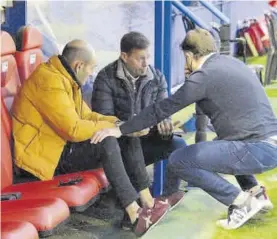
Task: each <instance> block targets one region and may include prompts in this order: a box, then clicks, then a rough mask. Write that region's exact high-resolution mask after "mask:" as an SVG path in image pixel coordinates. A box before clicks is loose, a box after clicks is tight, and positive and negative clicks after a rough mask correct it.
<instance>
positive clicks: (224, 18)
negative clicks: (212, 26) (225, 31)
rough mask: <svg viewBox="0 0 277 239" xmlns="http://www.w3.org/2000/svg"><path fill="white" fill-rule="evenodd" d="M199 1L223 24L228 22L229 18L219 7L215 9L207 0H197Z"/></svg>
mask: <svg viewBox="0 0 277 239" xmlns="http://www.w3.org/2000/svg"><path fill="white" fill-rule="evenodd" d="M199 2H200V3H201V4H202V5H203V6H204V7H205V8H207V9H208V10H209V11H210V12H211V13H213V14H214V15H215V16H216V17H218V18H219V19H220V20H221V21H223V22H224V23H225V24H230V19H229V18H228V17H227V16H225V14H224V13H222V12H221V11H220V10H219V9H217V8H216V7H215V6H214V5H213V4H212V3H210V2H209V1H207V0H206V1H205V0H204V1H203V0H199Z"/></svg>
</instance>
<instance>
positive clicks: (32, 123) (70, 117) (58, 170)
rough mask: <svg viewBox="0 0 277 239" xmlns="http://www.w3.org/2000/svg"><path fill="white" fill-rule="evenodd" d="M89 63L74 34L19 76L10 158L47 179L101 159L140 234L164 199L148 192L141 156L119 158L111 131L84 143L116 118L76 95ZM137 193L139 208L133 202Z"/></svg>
mask: <svg viewBox="0 0 277 239" xmlns="http://www.w3.org/2000/svg"><path fill="white" fill-rule="evenodd" d="M95 66H96V59H95V54H94V50H93V49H92V48H91V46H90V45H89V44H87V43H86V42H84V41H82V40H74V41H71V42H69V43H68V44H67V45H66V46H65V48H64V50H63V53H62V55H59V56H53V57H51V58H50V60H49V61H48V62H47V63H43V64H41V65H40V66H39V67H38V68H37V69H36V70H35V71H34V72H33V74H32V75H31V76H30V77H29V78H28V79H27V80H26V81H25V82H24V84H23V86H22V88H21V89H20V92H19V94H18V95H17V96H16V97H15V101H14V104H13V108H12V119H13V137H14V152H15V164H16V165H17V167H19V168H20V169H21V170H23V171H27V173H30V174H32V175H33V176H35V177H37V178H39V179H41V180H49V179H51V178H52V177H53V176H54V175H55V174H63V173H69V172H75V171H81V170H88V169H91V168H93V167H97V166H98V167H99V164H100V163H101V165H102V166H103V168H104V171H105V173H106V175H107V178H108V179H109V181H110V183H111V185H112V186H113V188H114V189H115V192H116V194H117V196H118V198H119V200H120V202H121V204H122V206H123V207H124V208H125V209H126V211H127V213H128V215H129V217H130V219H131V222H133V225H134V226H133V230H134V232H135V233H136V234H137V235H142V234H144V233H145V232H146V231H147V230H148V229H149V228H150V227H151V225H154V224H155V223H156V222H158V221H159V220H160V219H161V217H163V216H164V215H165V214H166V212H167V210H168V207H169V204H168V203H167V202H165V201H163V200H154V199H153V198H152V196H151V194H150V191H149V188H148V187H149V179H148V175H147V172H146V169H145V165H144V160H143V157H142V156H141V157H134V158H140V159H141V160H132V159H130V160H129V161H128V162H126V161H124V160H123V159H122V156H121V151H120V148H119V145H118V142H117V139H116V138H114V137H108V138H107V139H106V140H104V141H103V142H101V143H99V144H96V145H95V144H91V143H90V139H91V138H92V137H93V135H94V133H95V132H97V131H99V130H101V129H104V128H112V127H114V126H115V124H116V122H117V120H118V119H117V118H116V117H114V116H104V115H102V114H98V113H96V112H92V111H91V110H90V109H89V108H88V106H87V105H86V103H85V102H84V101H83V99H82V93H81V86H82V84H84V83H85V81H86V79H87V78H88V77H89V76H90V75H91V74H92V73H93V71H94V69H95ZM139 153H142V152H139ZM128 175H129V176H130V177H129V176H128ZM139 197H140V199H141V201H142V203H143V205H144V207H143V208H140V207H139V205H138V204H137V202H136V200H137V199H138V198H139Z"/></svg>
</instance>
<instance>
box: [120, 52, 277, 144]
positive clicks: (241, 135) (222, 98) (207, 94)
mask: <svg viewBox="0 0 277 239" xmlns="http://www.w3.org/2000/svg"><path fill="white" fill-rule="evenodd" d="M195 102H196V103H197V104H198V106H199V107H200V108H201V109H202V111H203V112H204V113H205V114H206V115H207V116H208V117H209V118H210V119H211V123H212V125H213V126H214V129H215V131H216V133H217V136H218V139H219V140H250V141H255V140H260V139H265V138H267V137H270V136H272V135H277V119H276V117H275V115H274V113H273V110H272V108H271V105H270V103H269V101H268V98H267V96H266V94H265V91H264V89H263V87H262V86H261V84H260V82H259V80H258V78H257V77H256V75H255V74H254V73H253V72H252V71H251V70H250V69H249V68H248V67H247V66H246V65H245V64H244V63H243V62H241V61H239V60H237V59H235V58H233V57H230V56H224V55H219V54H214V55H212V56H211V57H210V58H208V59H207V61H206V62H205V63H204V64H203V66H202V68H201V69H200V70H197V71H195V72H193V73H192V74H191V75H190V76H189V78H188V79H187V80H186V81H185V83H184V85H183V86H182V87H181V88H180V89H179V90H178V91H177V92H176V93H175V94H174V95H171V96H170V97H168V98H167V99H165V100H162V101H160V102H157V103H155V104H153V105H150V106H149V107H147V108H145V109H144V110H143V111H142V112H141V113H140V114H138V115H137V116H135V117H134V118H132V119H131V120H129V121H127V122H126V123H124V124H123V125H121V126H120V130H121V132H122V134H124V135H125V134H129V133H132V132H135V131H140V130H142V129H145V128H148V127H151V126H153V125H156V124H157V123H159V122H160V121H162V120H163V119H165V118H167V117H169V116H170V115H172V114H174V113H175V112H177V111H179V110H181V109H183V108H184V107H186V106H188V105H190V104H192V103H195Z"/></svg>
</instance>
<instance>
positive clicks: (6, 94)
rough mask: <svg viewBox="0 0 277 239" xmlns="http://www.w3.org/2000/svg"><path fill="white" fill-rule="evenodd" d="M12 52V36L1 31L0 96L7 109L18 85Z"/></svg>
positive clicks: (13, 45)
mask: <svg viewBox="0 0 277 239" xmlns="http://www.w3.org/2000/svg"><path fill="white" fill-rule="evenodd" d="M14 53H15V44H14V41H13V39H12V37H11V36H10V35H9V34H8V33H7V32H5V31H1V96H2V97H3V98H4V99H5V103H6V106H7V108H8V109H10V107H11V105H12V102H13V97H14V96H15V95H16V94H17V92H18V89H19V87H20V80H19V75H18V71H17V65H16V61H15V58H14Z"/></svg>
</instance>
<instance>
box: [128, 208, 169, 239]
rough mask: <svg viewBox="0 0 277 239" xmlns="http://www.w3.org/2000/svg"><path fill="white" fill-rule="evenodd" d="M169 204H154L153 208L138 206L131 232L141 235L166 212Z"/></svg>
mask: <svg viewBox="0 0 277 239" xmlns="http://www.w3.org/2000/svg"><path fill="white" fill-rule="evenodd" d="M169 208H170V206H169V204H156V203H155V206H154V207H153V208H151V209H150V208H140V209H139V210H138V218H137V220H136V222H135V223H134V224H133V232H134V233H135V234H136V236H138V237H141V236H142V235H144V234H145V233H146V232H147V231H148V230H149V229H150V228H153V227H154V226H155V225H156V224H157V223H158V222H159V221H160V220H161V219H162V218H163V217H164V216H165V215H166V213H167V212H168V210H169Z"/></svg>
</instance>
